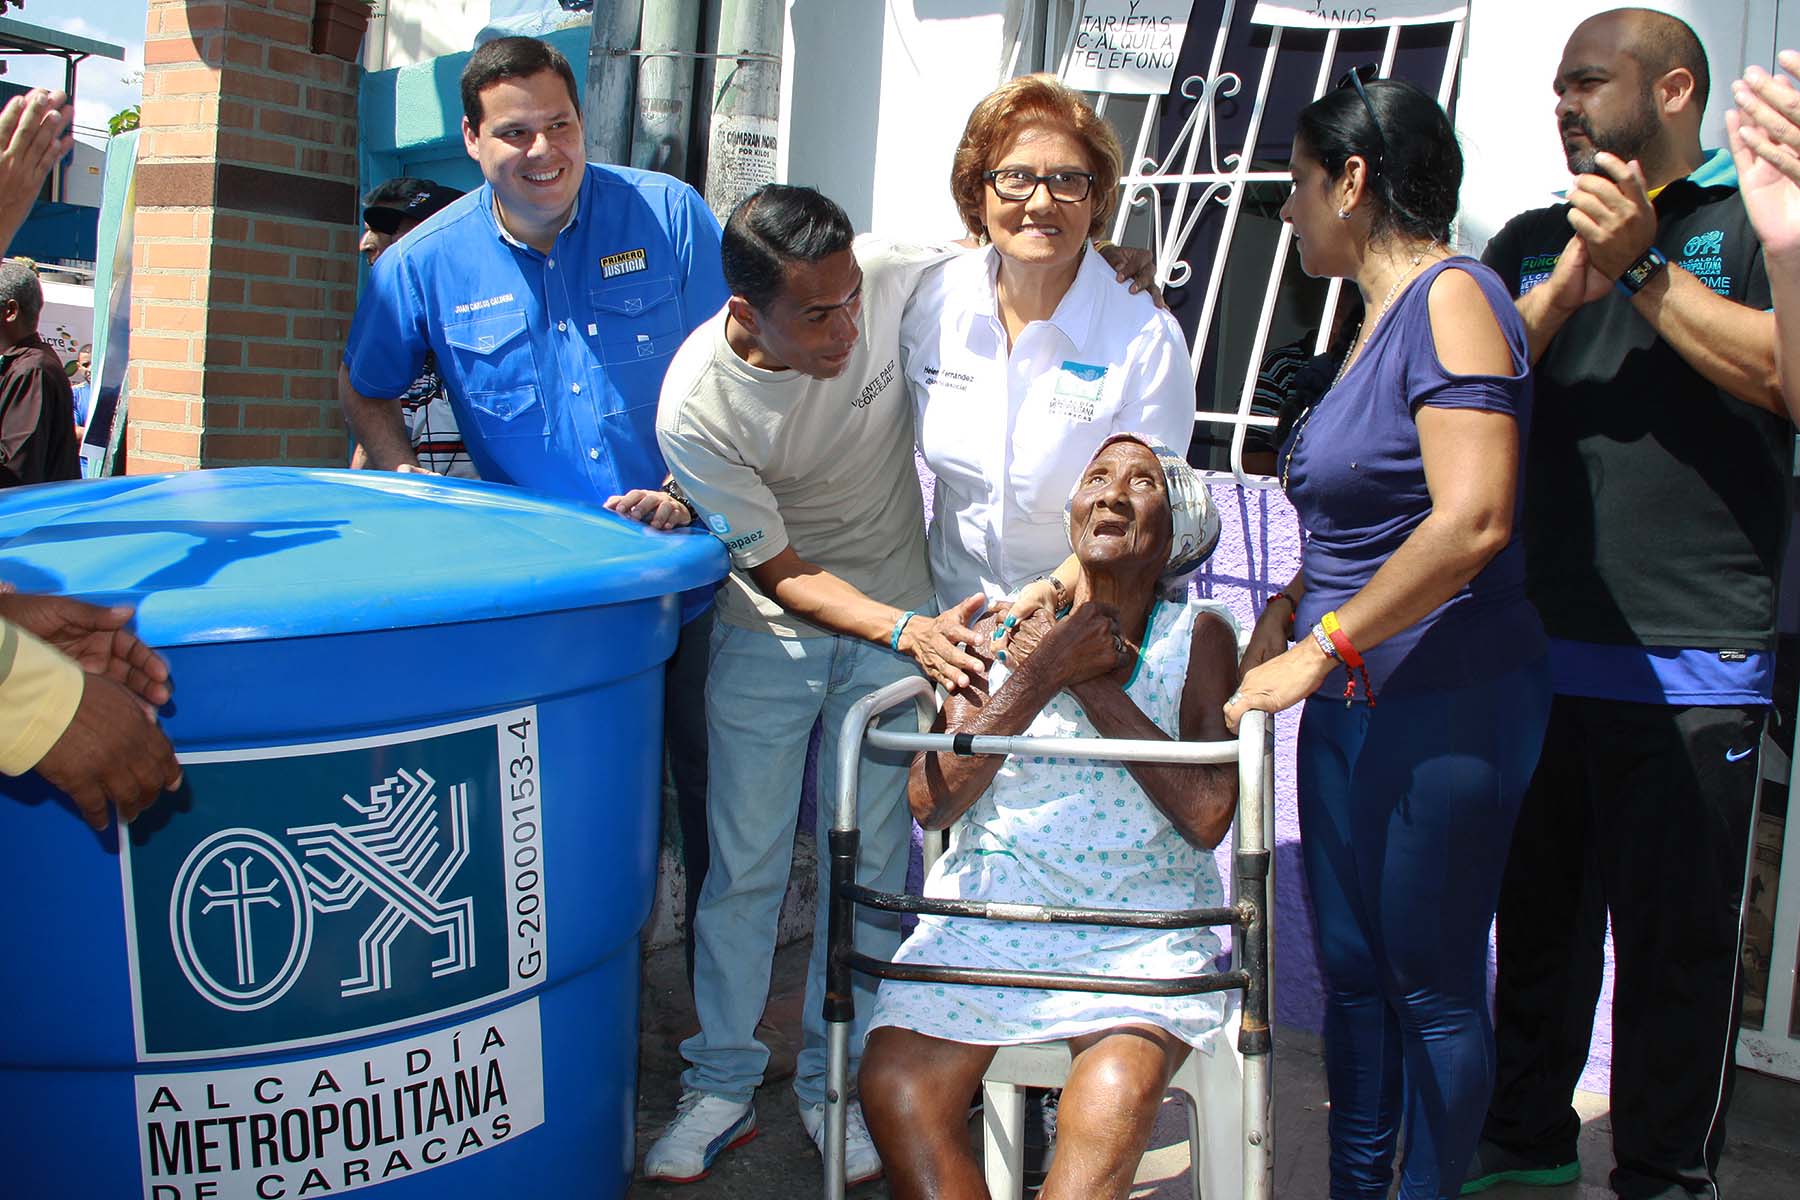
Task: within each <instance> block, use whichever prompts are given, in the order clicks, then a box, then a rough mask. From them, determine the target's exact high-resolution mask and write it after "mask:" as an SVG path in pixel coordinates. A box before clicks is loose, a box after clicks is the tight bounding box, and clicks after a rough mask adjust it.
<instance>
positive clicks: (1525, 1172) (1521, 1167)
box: [1459, 1139, 1581, 1196]
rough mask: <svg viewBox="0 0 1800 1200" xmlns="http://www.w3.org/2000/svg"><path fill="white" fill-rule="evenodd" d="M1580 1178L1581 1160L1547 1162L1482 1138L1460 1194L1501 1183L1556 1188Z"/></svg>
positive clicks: (1471, 1160) (1471, 1192)
mask: <svg viewBox="0 0 1800 1200" xmlns="http://www.w3.org/2000/svg"><path fill="white" fill-rule="evenodd" d="M1580 1178H1581V1160H1580V1159H1571V1160H1569V1161H1568V1162H1565V1163H1546V1162H1544V1160H1543V1159H1541V1158H1532V1157H1530V1156H1528V1155H1524V1154H1519V1153H1516V1152H1514V1151H1512V1150H1508V1149H1507V1148H1506V1147H1504V1146H1501V1145H1498V1144H1496V1143H1494V1142H1490V1141H1487V1140H1486V1139H1483V1140H1482V1143H1481V1144H1480V1145H1479V1146H1477V1147H1476V1148H1475V1156H1474V1157H1473V1158H1471V1159H1470V1160H1469V1170H1468V1174H1467V1175H1466V1176H1465V1178H1464V1182H1463V1185H1462V1191H1461V1192H1460V1193H1459V1194H1460V1195H1464V1196H1473V1195H1474V1194H1475V1193H1476V1192H1485V1191H1487V1190H1488V1189H1489V1188H1491V1187H1493V1186H1494V1185H1495V1184H1500V1183H1521V1184H1524V1185H1525V1186H1526V1187H1556V1186H1557V1185H1558V1184H1564V1183H1574V1182H1575V1181H1576V1180H1577V1179H1580Z"/></svg>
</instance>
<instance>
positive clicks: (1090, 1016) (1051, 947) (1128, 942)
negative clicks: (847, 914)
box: [870, 599, 1237, 1046]
mask: <svg viewBox="0 0 1800 1200" xmlns="http://www.w3.org/2000/svg"><path fill="white" fill-rule="evenodd" d="M1202 613H1212V614H1214V615H1216V616H1218V617H1219V618H1220V619H1222V620H1224V621H1225V622H1226V623H1227V624H1228V625H1230V626H1231V628H1232V630H1233V633H1234V635H1235V632H1236V627H1237V623H1236V621H1235V620H1233V618H1232V616H1231V613H1230V611H1229V610H1228V609H1226V608H1225V606H1224V605H1222V604H1219V603H1217V602H1216V601H1211V600H1193V599H1190V600H1189V601H1188V602H1187V603H1186V604H1180V603H1170V602H1167V601H1158V602H1157V604H1156V606H1155V608H1153V609H1152V610H1151V614H1150V621H1149V625H1148V631H1147V634H1146V636H1145V638H1144V646H1143V649H1142V651H1141V653H1140V655H1139V658H1138V663H1137V666H1136V668H1135V669H1134V670H1133V672H1132V677H1131V680H1130V682H1128V683H1127V684H1126V687H1125V692H1126V695H1128V696H1130V697H1131V699H1132V701H1133V702H1134V703H1135V704H1136V705H1137V706H1138V708H1139V709H1140V710H1142V711H1143V713H1144V715H1145V716H1147V717H1149V718H1150V720H1151V721H1153V722H1155V724H1156V726H1157V728H1159V729H1161V730H1162V731H1163V732H1164V733H1167V734H1168V735H1169V736H1170V737H1179V736H1180V714H1181V692H1182V688H1183V686H1184V685H1185V683H1186V680H1187V663H1188V649H1189V646H1190V645H1191V643H1192V637H1193V628H1194V621H1195V619H1196V618H1197V617H1199V616H1200V614H1202ZM1005 680H1006V670H1005V668H1004V667H996V668H995V669H994V671H993V674H992V681H993V684H994V687H995V689H996V690H999V689H1000V688H1003V687H1005ZM1026 734H1027V735H1028V736H1032V737H1090V738H1091V737H1097V736H1099V734H1098V733H1097V732H1096V730H1095V729H1094V726H1093V724H1092V723H1091V722H1090V721H1089V720H1088V718H1087V715H1086V714H1085V713H1084V712H1083V711H1082V709H1081V706H1080V704H1078V703H1077V702H1076V700H1075V698H1074V697H1073V696H1071V695H1069V693H1067V692H1059V693H1058V694H1057V696H1056V697H1055V699H1053V700H1052V701H1051V702H1050V703H1049V704H1047V705H1046V706H1045V707H1044V709H1043V711H1042V712H1040V713H1039V714H1038V715H1037V717H1036V718H1035V719H1034V720H1033V721H1032V722H1031V726H1030V728H1028V729H1027V730H1026ZM925 894H926V895H928V896H934V897H941V898H947V899H967V900H1000V901H1010V902H1014V903H1021V904H1065V905H1082V906H1086V907H1094V908H1148V909H1179V908H1190V907H1211V906H1214V905H1220V904H1223V903H1224V889H1223V888H1222V886H1221V885H1220V882H1219V875H1218V871H1217V868H1216V867H1215V866H1214V863H1213V856H1212V854H1211V853H1210V852H1208V851H1204V850H1201V849H1199V848H1198V847H1196V846H1194V845H1192V844H1191V843H1189V842H1188V841H1187V840H1185V839H1184V838H1183V837H1182V836H1181V835H1180V834H1179V833H1178V832H1176V830H1175V828H1174V827H1173V826H1172V825H1170V824H1169V821H1168V819H1167V818H1166V817H1164V816H1163V815H1162V813H1161V811H1160V810H1158V809H1157V807H1156V806H1155V805H1154V804H1152V803H1151V801H1150V798H1149V796H1147V795H1146V794H1145V793H1144V790H1143V789H1142V788H1141V787H1139V786H1138V783H1137V781H1136V780H1135V779H1133V778H1132V777H1131V775H1130V772H1128V771H1127V770H1126V768H1125V766H1124V764H1122V763H1119V762H1116V761H1107V760H1104V759H1095V760H1091V761H1088V760H1082V761H1076V760H1072V759H1066V758H1050V757H1023V756H1015V757H1011V758H1008V759H1007V760H1006V762H1005V764H1004V765H1003V766H1002V767H1001V768H1000V772H999V774H998V775H997V776H995V778H994V782H993V783H992V784H991V785H990V786H989V788H988V790H987V791H986V793H984V794H983V795H982V797H981V798H980V799H979V800H977V801H976V802H975V803H974V804H973V805H972V806H970V808H969V810H968V811H967V812H965V813H964V814H963V815H962V816H961V817H960V818H959V819H958V820H957V822H956V825H955V827H954V829H953V833H952V837H951V845H950V849H949V850H948V851H946V852H945V854H944V856H943V857H942V858H940V859H939V860H938V861H937V863H936V864H935V865H934V866H933V867H932V869H931V873H930V875H929V877H928V878H927V879H926V881H925ZM1218 952H1219V938H1218V935H1217V934H1216V933H1215V932H1214V931H1213V930H1211V929H1184V930H1166V931H1163V930H1139V929H1115V928H1110V927H1107V926H1099V925H1045V924H1038V923H1032V922H1014V921H977V920H969V919H966V918H948V917H934V916H925V917H921V918H920V919H919V924H918V926H917V928H915V929H914V931H913V933H912V936H911V937H909V938H908V939H907V940H906V941H905V942H904V943H903V944H902V945H901V947H900V951H899V953H898V954H897V955H895V960H896V961H898V962H916V963H936V964H942V965H949V966H967V967H980V968H1011V969H1019V970H1030V971H1059V972H1072V973H1077V974H1091V975H1107V976H1114V977H1119V976H1138V977H1146V978H1148V977H1156V976H1173V975H1191V974H1198V973H1199V972H1202V971H1205V970H1208V969H1210V968H1211V966H1212V963H1213V959H1214V958H1215V957H1216V956H1217V954H1218ZM1223 1015H1224V1001H1223V999H1222V998H1221V996H1220V995H1218V994H1217V993H1214V994H1211V995H1200V996H1176V997H1170V998H1166V999H1165V998H1154V997H1147V996H1121V995H1108V994H1105V993H1098V992H1062V991H1046V990H1042V989H1038V988H990V987H979V986H971V985H967V984H936V983H902V982H898V981H895V980H883V981H882V984H881V990H880V992H879V994H878V995H877V997H876V1001H875V1013H874V1016H873V1018H872V1019H871V1022H870V1027H871V1028H873V1027H874V1026H877V1025H899V1026H903V1027H905V1028H907V1029H913V1030H917V1031H918V1032H920V1033H924V1034H929V1035H931V1036H933V1037H940V1038H947V1039H950V1040H953V1041H959V1042H971V1043H979V1044H983V1045H1011V1044H1015V1043H1021V1042H1045V1041H1056V1040H1061V1039H1064V1038H1068V1037H1072V1036H1075V1035H1078V1034H1084V1033H1094V1032H1098V1031H1101V1030H1105V1029H1111V1028H1115V1027H1117V1026H1119V1025H1123V1024H1128V1023H1136V1024H1154V1025H1158V1026H1161V1027H1162V1028H1164V1029H1167V1030H1168V1031H1170V1032H1171V1033H1173V1034H1175V1035H1176V1036H1177V1037H1179V1038H1181V1039H1182V1040H1183V1041H1185V1042H1187V1043H1189V1044H1190V1045H1193V1046H1203V1045H1205V1044H1206V1043H1207V1041H1208V1040H1209V1037H1210V1035H1211V1033H1212V1031H1213V1030H1215V1029H1217V1028H1218V1027H1219V1025H1220V1023H1221V1022H1222V1020H1223Z"/></svg>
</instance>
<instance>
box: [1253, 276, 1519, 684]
mask: <svg viewBox="0 0 1800 1200" xmlns="http://www.w3.org/2000/svg"><path fill="white" fill-rule="evenodd" d="M1444 270H1462V271H1467V272H1468V273H1469V275H1471V276H1472V277H1473V278H1474V279H1475V281H1476V282H1477V283H1478V284H1480V285H1481V290H1482V292H1483V294H1484V295H1486V297H1487V301H1488V304H1489V306H1490V307H1491V308H1492V309H1493V310H1494V315H1495V317H1497V318H1498V319H1499V321H1500V328H1501V330H1502V332H1503V333H1504V334H1505V335H1506V342H1507V345H1508V346H1510V347H1511V348H1512V354H1513V363H1514V366H1515V367H1516V371H1515V373H1514V374H1513V375H1511V376H1499V375H1452V374H1450V373H1449V372H1447V371H1446V370H1444V367H1443V365H1442V364H1441V363H1440V362H1439V361H1438V356H1437V348H1436V344H1435V342H1434V341H1433V339H1432V334H1431V311H1430V305H1429V296H1430V293H1431V285H1432V282H1433V281H1434V280H1435V279H1436V278H1437V276H1438V273H1439V272H1440V271H1444ZM1529 363H1530V355H1529V352H1528V350H1527V343H1526V339H1525V326H1524V323H1523V322H1522V321H1521V320H1520V319H1519V314H1518V310H1517V309H1515V308H1514V307H1513V302H1512V296H1511V294H1510V293H1509V292H1508V291H1507V290H1506V285H1504V284H1503V283H1501V282H1500V277H1499V276H1497V275H1495V274H1494V272H1492V271H1490V270H1489V269H1488V268H1487V267H1485V266H1483V265H1481V264H1480V263H1479V262H1476V261H1475V260H1474V259H1472V258H1463V257H1457V258H1451V259H1446V260H1445V261H1443V262H1440V263H1436V264H1433V265H1432V266H1431V267H1429V268H1427V269H1426V270H1425V271H1424V272H1423V273H1422V274H1421V275H1420V276H1419V278H1418V279H1416V280H1415V281H1414V282H1413V283H1412V285H1411V286H1410V287H1408V288H1407V289H1406V291H1405V292H1403V293H1402V294H1401V295H1400V296H1399V297H1398V298H1397V299H1396V300H1395V301H1394V305H1393V307H1392V308H1390V309H1389V310H1388V312H1387V316H1386V317H1384V318H1382V320H1381V322H1380V323H1379V324H1378V325H1377V326H1376V327H1375V332H1374V334H1373V335H1372V336H1371V337H1370V339H1369V344H1368V345H1367V346H1365V347H1364V348H1363V354H1362V357H1361V358H1359V359H1358V360H1357V361H1356V363H1355V364H1354V365H1353V366H1351V368H1350V370H1349V371H1348V372H1347V373H1346V374H1345V376H1344V378H1343V380H1342V381H1341V382H1340V383H1339V384H1338V385H1337V386H1336V387H1333V388H1332V389H1331V390H1329V391H1327V392H1326V393H1325V395H1324V396H1323V397H1322V398H1321V399H1320V400H1319V402H1318V404H1317V406H1316V407H1315V408H1314V409H1313V410H1312V412H1311V414H1310V415H1309V416H1308V417H1307V418H1306V420H1305V423H1304V425H1298V423H1297V425H1298V427H1297V429H1296V431H1295V432H1294V433H1290V434H1289V435H1288V440H1287V442H1286V443H1284V444H1283V446H1282V448H1281V458H1280V460H1279V461H1280V462H1281V463H1283V464H1286V465H1287V467H1288V493H1287V494H1288V499H1289V500H1290V501H1291V502H1292V503H1293V505H1294V509H1295V511H1296V512H1297V513H1298V514H1299V516H1300V524H1301V527H1302V528H1303V529H1304V530H1305V531H1306V548H1305V550H1304V552H1303V553H1302V556H1301V567H1302V570H1303V571H1304V572H1305V576H1306V598H1305V599H1304V600H1302V601H1301V603H1300V611H1299V613H1298V614H1297V616H1296V620H1295V628H1296V629H1297V630H1298V631H1299V634H1300V636H1304V635H1305V631H1306V630H1309V629H1311V628H1312V626H1313V625H1314V624H1315V623H1317V621H1318V620H1319V618H1320V617H1322V616H1324V615H1325V613H1327V612H1329V611H1330V610H1331V609H1334V608H1338V607H1340V606H1341V605H1343V604H1344V603H1345V602H1346V601H1348V600H1349V599H1350V598H1351V597H1352V596H1354V595H1355V594H1356V593H1357V592H1358V591H1360V590H1361V589H1362V587H1363V586H1364V585H1365V584H1367V583H1368V582H1369V580H1370V579H1371V578H1372V577H1373V576H1374V574H1375V572H1376V570H1377V569H1378V568H1379V567H1380V566H1381V564H1382V563H1384V562H1386V561H1387V558H1388V555H1390V554H1392V553H1393V552H1394V551H1395V550H1397V549H1398V548H1399V547H1400V543H1402V542H1404V541H1405V540H1406V539H1407V537H1408V536H1409V535H1410V534H1411V533H1412V531H1413V530H1414V529H1416V528H1418V526H1419V524H1420V522H1422V521H1424V520H1425V518H1426V516H1428V515H1429V514H1430V512H1431V493H1430V491H1429V490H1428V489H1427V488H1426V486H1425V468H1424V463H1423V461H1422V459H1421V458H1420V453H1419V429H1418V425H1417V424H1416V423H1415V421H1414V414H1416V413H1417V412H1418V410H1419V407H1420V406H1421V405H1426V404H1429V405H1434V406H1437V407H1440V408H1474V409H1482V410H1485V411H1487V412H1499V413H1506V414H1507V415H1509V416H1511V417H1512V418H1513V420H1515V421H1516V422H1518V425H1519V446H1520V458H1521V481H1522V479H1523V456H1524V447H1525V444H1526V441H1527V434H1528V433H1529V431H1530V425H1531V373H1530V367H1529ZM1296 436H1298V442H1297V443H1296V440H1295V439H1296ZM1290 452H1291V453H1292V455H1293V457H1292V460H1291V462H1290V461H1289V459H1288V455H1289V453H1290ZM1520 510H1521V509H1520V501H1519V498H1518V497H1517V496H1515V500H1514V510H1513V535H1512V539H1511V540H1510V541H1509V542H1507V544H1506V547H1505V548H1504V549H1502V550H1501V551H1500V553H1499V554H1497V555H1495V556H1494V558H1493V559H1492V560H1491V561H1490V562H1489V563H1488V564H1487V566H1485V567H1483V568H1482V569H1481V572H1480V573H1479V574H1477V575H1476V576H1475V578H1474V579H1472V580H1470V581H1469V582H1468V583H1467V584H1466V585H1464V587H1463V588H1462V589H1461V590H1460V591H1458V592H1457V593H1456V594H1455V595H1454V596H1452V597H1450V599H1448V600H1446V601H1445V602H1444V603H1443V604H1442V605H1440V606H1439V607H1438V608H1436V609H1435V610H1433V611H1432V612H1430V613H1428V614H1427V615H1426V616H1425V617H1424V618H1423V619H1422V620H1420V621H1419V622H1418V623H1417V624H1416V625H1413V626H1411V627H1410V628H1408V629H1405V630H1403V631H1401V632H1400V633H1398V634H1396V635H1395V636H1393V637H1391V638H1389V639H1388V640H1387V641H1385V642H1383V643H1381V644H1380V645H1379V646H1376V647H1374V648H1373V649H1370V650H1366V651H1364V653H1363V657H1364V659H1365V660H1366V661H1367V663H1368V669H1369V679H1370V682H1371V683H1372V684H1373V686H1374V688H1375V697H1376V703H1377V704H1379V703H1380V700H1381V696H1382V695H1383V694H1384V693H1386V692H1392V693H1394V694H1396V695H1399V694H1405V693H1409V692H1416V691H1428V690H1435V689H1440V688H1450V687H1461V686H1464V685H1466V684H1470V683H1476V682H1480V681H1482V680H1486V679H1491V678H1494V677H1496V676H1498V675H1501V674H1504V673H1506V672H1507V671H1511V670H1513V669H1515V668H1517V667H1520V666H1523V665H1524V664H1526V663H1528V662H1531V661H1532V660H1534V659H1535V658H1537V657H1538V656H1539V655H1541V654H1543V653H1544V652H1545V650H1546V647H1547V643H1546V641H1545V638H1544V629H1543V626H1542V625H1541V624H1540V623H1539V622H1538V616H1537V611H1536V610H1535V609H1533V608H1532V607H1531V603H1530V602H1529V601H1528V600H1526V599H1525V548H1524V544H1523V543H1522V542H1521V540H1520V532H1519V531H1520V528H1521V526H1522V522H1521V520H1520V519H1519V517H1520ZM1343 691H1344V672H1343V669H1342V668H1338V669H1337V670H1334V671H1332V673H1331V675H1330V676H1328V677H1327V678H1326V681H1325V683H1324V685H1323V686H1322V687H1321V688H1320V689H1319V691H1318V693H1316V694H1317V695H1319V696H1328V697H1334V698H1335V697H1340V696H1342V695H1343ZM1356 698H1357V700H1358V701H1359V702H1360V701H1363V699H1364V697H1363V689H1362V688H1361V686H1358V687H1357V689H1356Z"/></svg>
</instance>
